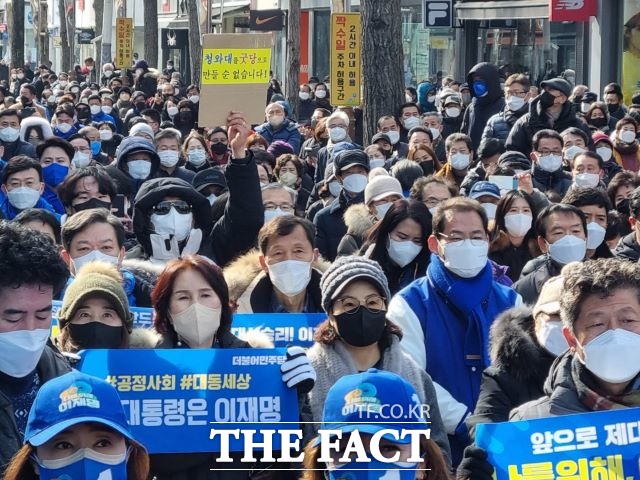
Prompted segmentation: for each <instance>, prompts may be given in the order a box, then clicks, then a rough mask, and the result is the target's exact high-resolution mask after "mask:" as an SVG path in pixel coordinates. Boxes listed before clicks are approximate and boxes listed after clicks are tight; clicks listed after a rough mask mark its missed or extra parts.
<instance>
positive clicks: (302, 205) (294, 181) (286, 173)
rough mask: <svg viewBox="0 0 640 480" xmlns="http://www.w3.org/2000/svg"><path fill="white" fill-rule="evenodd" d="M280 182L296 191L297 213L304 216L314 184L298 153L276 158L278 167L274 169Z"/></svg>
mask: <svg viewBox="0 0 640 480" xmlns="http://www.w3.org/2000/svg"><path fill="white" fill-rule="evenodd" d="M273 173H274V174H275V176H276V178H277V179H278V182H279V183H281V184H282V185H284V186H286V187H289V188H291V189H293V190H295V191H296V194H297V195H296V205H295V214H296V215H297V216H299V217H303V216H304V212H305V209H306V208H307V202H308V200H309V195H310V191H309V189H308V188H305V184H306V186H307V187H311V186H312V180H311V178H310V177H309V176H308V175H307V174H306V173H305V172H304V165H303V164H302V162H301V161H300V159H299V158H298V156H297V155H292V154H290V153H286V154H284V155H280V156H279V157H278V159H277V160H276V168H275V169H274V170H273Z"/></svg>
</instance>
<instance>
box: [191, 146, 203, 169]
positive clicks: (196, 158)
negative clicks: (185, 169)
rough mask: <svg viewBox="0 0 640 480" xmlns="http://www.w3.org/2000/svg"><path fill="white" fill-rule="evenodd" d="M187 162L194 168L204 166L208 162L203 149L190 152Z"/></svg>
mask: <svg viewBox="0 0 640 480" xmlns="http://www.w3.org/2000/svg"><path fill="white" fill-rule="evenodd" d="M187 160H189V163H190V164H191V165H193V166H194V167H199V166H200V165H204V163H205V162H206V161H207V155H206V153H204V150H203V149H201V148H198V149H195V150H189V153H188V154H187Z"/></svg>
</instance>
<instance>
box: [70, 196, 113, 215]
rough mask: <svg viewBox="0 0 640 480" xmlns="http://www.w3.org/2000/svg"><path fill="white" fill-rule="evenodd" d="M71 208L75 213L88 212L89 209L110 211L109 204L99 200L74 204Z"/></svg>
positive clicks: (92, 199)
mask: <svg viewBox="0 0 640 480" xmlns="http://www.w3.org/2000/svg"><path fill="white" fill-rule="evenodd" d="M73 208H74V209H75V211H76V212H80V211H82V210H88V209H90V208H106V209H107V210H108V211H111V202H105V201H104V200H100V199H99V198H90V199H89V200H87V201H86V202H82V203H77V204H75V205H74V206H73Z"/></svg>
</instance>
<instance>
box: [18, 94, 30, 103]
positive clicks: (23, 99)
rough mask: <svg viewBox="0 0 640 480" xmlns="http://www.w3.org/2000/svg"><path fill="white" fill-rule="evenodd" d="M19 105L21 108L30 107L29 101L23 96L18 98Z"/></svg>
mask: <svg viewBox="0 0 640 480" xmlns="http://www.w3.org/2000/svg"><path fill="white" fill-rule="evenodd" d="M20 103H21V104H22V105H23V106H26V105H31V100H29V99H28V98H27V97H25V96H24V95H21V96H20Z"/></svg>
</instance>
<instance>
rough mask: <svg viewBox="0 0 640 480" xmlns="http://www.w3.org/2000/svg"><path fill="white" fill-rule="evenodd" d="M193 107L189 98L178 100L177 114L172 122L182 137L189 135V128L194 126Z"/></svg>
mask: <svg viewBox="0 0 640 480" xmlns="http://www.w3.org/2000/svg"><path fill="white" fill-rule="evenodd" d="M196 121H197V118H196V114H195V107H194V106H193V103H191V100H180V102H179V103H178V114H177V115H176V116H175V117H174V118H173V124H174V125H175V126H176V128H177V129H178V130H180V133H181V134H182V138H184V137H186V136H187V135H189V133H190V132H191V130H193V129H194V128H195V127H196Z"/></svg>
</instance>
